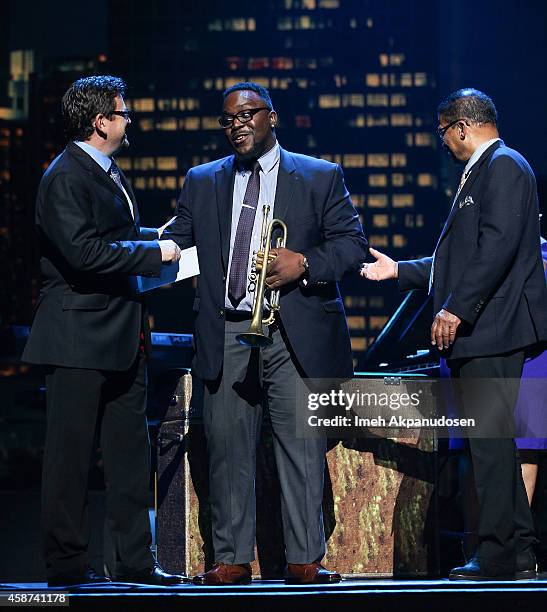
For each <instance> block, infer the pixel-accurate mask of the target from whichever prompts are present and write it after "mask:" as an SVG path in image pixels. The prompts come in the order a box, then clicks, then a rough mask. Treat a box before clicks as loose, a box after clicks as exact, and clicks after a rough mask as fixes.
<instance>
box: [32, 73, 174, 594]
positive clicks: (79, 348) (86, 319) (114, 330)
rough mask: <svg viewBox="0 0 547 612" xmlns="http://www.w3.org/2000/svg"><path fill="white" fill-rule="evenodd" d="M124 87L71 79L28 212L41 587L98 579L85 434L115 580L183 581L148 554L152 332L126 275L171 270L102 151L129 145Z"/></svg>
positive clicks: (165, 246)
mask: <svg viewBox="0 0 547 612" xmlns="http://www.w3.org/2000/svg"><path fill="white" fill-rule="evenodd" d="M124 93H125V84H124V82H123V81H122V80H121V79H118V78H115V77H111V76H94V77H87V78H83V79H79V80H78V81H76V82H75V83H73V85H72V86H71V87H70V88H69V89H68V91H67V92H66V93H65V95H64V97H63V102H62V110H63V119H64V122H65V129H66V133H67V136H68V138H69V140H70V143H69V144H68V146H67V148H66V149H65V150H64V151H63V153H62V154H61V155H59V157H57V158H56V159H55V160H54V161H53V162H52V163H51V165H50V166H49V168H48V170H47V172H46V173H45V175H44V176H43V178H42V181H41V183H40V188H39V190H38V198H37V203H36V225H37V229H38V236H39V240H40V247H41V261H40V265H41V272H42V288H41V292H40V296H39V298H38V304H37V307H36V313H35V318H34V322H33V325H32V329H31V332H30V337H29V340H28V343H27V345H26V347H25V351H24V354H23V360H25V361H27V362H29V363H35V364H42V365H44V366H46V390H47V437H46V445H45V453H44V465H43V479H42V520H43V528H44V535H45V559H46V568H47V578H48V583H49V585H50V586H64V585H70V584H79V583H93V582H98V581H102V580H104V578H103V577H101V576H99V575H97V574H96V573H95V572H94V571H93V570H92V569H91V568H90V566H89V559H88V552H87V548H88V541H89V525H88V511H87V479H88V472H89V467H90V458H91V453H92V448H93V441H94V434H95V429H96V426H97V425H99V426H100V433H101V448H102V456H103V462H104V471H105V482H106V492H107V504H106V506H107V511H106V515H107V522H108V529H109V531H110V534H111V536H112V540H113V544H114V547H115V552H116V557H117V559H116V570H115V571H116V572H117V576H116V578H117V579H119V580H125V581H131V582H144V583H149V584H176V583H180V581H181V576H174V575H170V574H166V573H164V572H163V571H162V569H161V568H160V567H159V566H158V565H157V563H156V562H155V560H154V558H153V556H152V553H151V551H150V543H151V533H150V523H149V518H148V506H149V503H148V498H149V490H148V484H149V479H150V447H149V441H148V429H147V422H146V355H147V353H148V349H147V345H148V344H149V335H150V332H149V327H148V322H147V315H146V309H145V305H144V302H143V300H142V298H141V297H140V296H139V294H138V292H137V291H136V289H137V283H138V278H137V277H136V276H135V275H143V276H158V275H159V273H160V270H161V266H162V263H163V262H166V263H167V262H172V261H177V260H178V258H179V256H180V250H179V249H178V247H177V245H176V244H175V243H173V242H172V241H170V240H161V241H158V240H156V239H157V238H158V237H159V233H161V231H162V230H163V228H160V230H155V229H149V228H142V227H140V222H139V212H138V209H137V203H136V201H135V197H134V195H133V192H132V190H131V187H130V185H129V183H128V182H127V180H126V179H125V177H124V175H123V173H122V172H121V171H120V170H119V169H118V167H117V165H116V163H115V161H114V160H113V159H112V157H111V156H112V155H113V154H114V153H115V152H116V151H117V150H118V149H120V147H122V146H124V145H127V136H126V128H127V126H128V125H129V123H130V122H131V121H130V119H129V111H128V110H127V108H126V106H125V102H124Z"/></svg>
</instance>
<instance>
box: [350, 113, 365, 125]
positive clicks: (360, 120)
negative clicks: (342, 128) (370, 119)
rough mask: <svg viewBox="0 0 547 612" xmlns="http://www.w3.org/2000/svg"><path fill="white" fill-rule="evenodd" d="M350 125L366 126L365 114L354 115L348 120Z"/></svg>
mask: <svg viewBox="0 0 547 612" xmlns="http://www.w3.org/2000/svg"><path fill="white" fill-rule="evenodd" d="M349 125H350V127H357V128H362V127H365V126H366V120H365V115H356V116H355V117H353V118H352V119H350V120H349Z"/></svg>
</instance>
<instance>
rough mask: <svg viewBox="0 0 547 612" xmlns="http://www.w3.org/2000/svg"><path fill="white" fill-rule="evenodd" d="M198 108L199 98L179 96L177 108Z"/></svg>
mask: <svg viewBox="0 0 547 612" xmlns="http://www.w3.org/2000/svg"><path fill="white" fill-rule="evenodd" d="M198 108H199V100H198V99H197V98H179V110H181V111H186V110H187V111H192V110H196V109H198Z"/></svg>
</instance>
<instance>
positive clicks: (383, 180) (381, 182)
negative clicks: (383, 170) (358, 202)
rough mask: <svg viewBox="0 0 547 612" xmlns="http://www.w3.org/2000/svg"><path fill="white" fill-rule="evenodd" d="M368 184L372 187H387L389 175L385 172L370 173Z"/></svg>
mask: <svg viewBox="0 0 547 612" xmlns="http://www.w3.org/2000/svg"><path fill="white" fill-rule="evenodd" d="M368 184H369V186H370V187H386V186H387V176H386V175H385V174H370V175H369V177H368Z"/></svg>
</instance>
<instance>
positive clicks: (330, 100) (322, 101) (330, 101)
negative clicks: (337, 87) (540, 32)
mask: <svg viewBox="0 0 547 612" xmlns="http://www.w3.org/2000/svg"><path fill="white" fill-rule="evenodd" d="M319 108H340V96H339V95H336V94H323V95H320V96H319Z"/></svg>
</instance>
